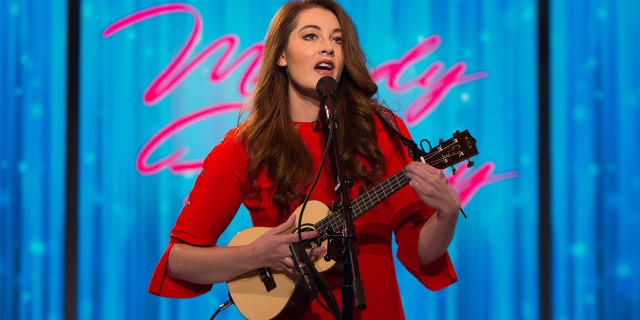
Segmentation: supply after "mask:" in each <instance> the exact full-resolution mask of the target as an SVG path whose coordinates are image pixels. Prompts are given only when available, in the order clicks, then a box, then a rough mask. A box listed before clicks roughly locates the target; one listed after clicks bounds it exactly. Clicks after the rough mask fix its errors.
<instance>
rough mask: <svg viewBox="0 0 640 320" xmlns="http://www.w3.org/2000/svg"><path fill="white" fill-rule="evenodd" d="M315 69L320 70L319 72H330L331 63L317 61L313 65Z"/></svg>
mask: <svg viewBox="0 0 640 320" xmlns="http://www.w3.org/2000/svg"><path fill="white" fill-rule="evenodd" d="M315 69H316V70H320V71H331V70H333V62H331V61H319V62H318V63H317V64H316V65H315Z"/></svg>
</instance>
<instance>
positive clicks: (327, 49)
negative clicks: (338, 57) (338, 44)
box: [320, 41, 335, 57]
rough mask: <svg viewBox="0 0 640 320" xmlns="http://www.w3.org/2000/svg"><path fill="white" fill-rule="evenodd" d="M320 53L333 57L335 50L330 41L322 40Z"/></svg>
mask: <svg viewBox="0 0 640 320" xmlns="http://www.w3.org/2000/svg"><path fill="white" fill-rule="evenodd" d="M320 54H328V55H330V56H332V57H333V55H334V54H335V51H334V50H333V44H332V43H331V41H328V42H324V43H323V44H322V47H320Z"/></svg>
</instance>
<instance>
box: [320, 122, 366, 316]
mask: <svg viewBox="0 0 640 320" xmlns="http://www.w3.org/2000/svg"><path fill="white" fill-rule="evenodd" d="M326 122H327V126H326V127H327V131H328V135H329V136H331V138H329V137H328V139H327V141H329V140H332V141H333V143H332V144H331V148H332V154H333V157H334V161H333V164H334V166H333V168H334V170H335V171H334V173H335V174H336V181H337V183H338V188H337V189H336V193H337V194H339V195H340V200H341V201H340V202H339V203H335V202H334V208H333V210H334V211H335V210H340V211H341V212H342V213H343V215H344V228H343V245H344V251H343V254H342V264H343V269H342V270H343V272H342V273H343V283H342V291H341V292H342V319H345V320H350V319H353V301H354V298H355V305H356V307H357V308H358V310H364V309H365V308H366V306H367V305H366V302H365V296H364V287H363V283H362V279H361V278H360V266H359V264H358V254H357V253H358V248H357V244H356V232H355V225H354V224H353V215H352V211H351V199H350V197H349V190H350V188H351V186H352V185H353V181H352V180H350V179H344V178H343V177H342V161H340V152H339V148H338V144H337V141H338V139H337V133H336V131H337V127H338V123H337V121H336V117H335V113H333V114H330V113H329V114H327V119H326ZM336 207H337V208H336Z"/></svg>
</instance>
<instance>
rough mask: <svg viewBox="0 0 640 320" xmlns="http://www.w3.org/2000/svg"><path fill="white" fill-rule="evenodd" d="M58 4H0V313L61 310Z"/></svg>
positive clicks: (49, 314) (33, 315)
mask: <svg viewBox="0 0 640 320" xmlns="http://www.w3.org/2000/svg"><path fill="white" fill-rule="evenodd" d="M66 17H67V8H66V3H65V2H60V1H59V2H56V1H53V2H49V1H42V2H39V1H38V2H35V1H34V2H24V1H2V2H0V39H1V40H0V42H1V43H2V45H1V46H2V48H1V49H0V305H1V307H0V309H1V310H2V311H0V313H1V314H2V316H3V317H5V318H6V319H60V318H61V315H62V308H63V294H62V293H63V280H64V278H63V274H64V271H63V262H64V252H63V247H64V184H65V183H64V177H65V172H64V163H65V162H64V160H65V159H64V154H65V147H66V146H65V127H66V112H65V111H66V101H65V93H66V75H65V71H66V43H67V28H66V21H67V20H66V19H67V18H66Z"/></svg>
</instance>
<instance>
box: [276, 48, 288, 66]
mask: <svg viewBox="0 0 640 320" xmlns="http://www.w3.org/2000/svg"><path fill="white" fill-rule="evenodd" d="M278 65H279V66H281V67H286V66H287V56H286V55H285V54H284V52H283V53H282V54H280V58H278Z"/></svg>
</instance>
